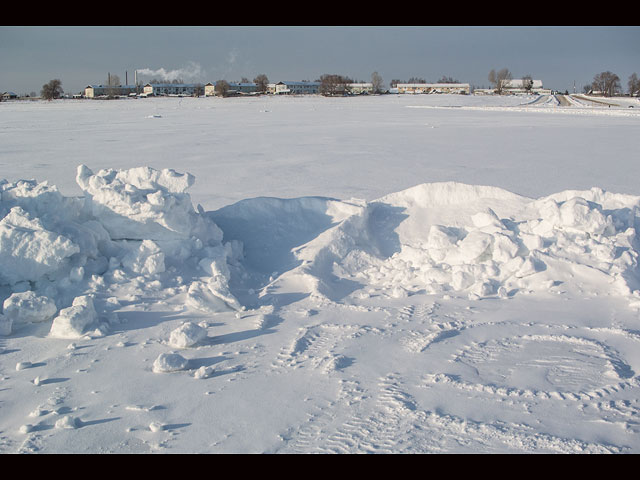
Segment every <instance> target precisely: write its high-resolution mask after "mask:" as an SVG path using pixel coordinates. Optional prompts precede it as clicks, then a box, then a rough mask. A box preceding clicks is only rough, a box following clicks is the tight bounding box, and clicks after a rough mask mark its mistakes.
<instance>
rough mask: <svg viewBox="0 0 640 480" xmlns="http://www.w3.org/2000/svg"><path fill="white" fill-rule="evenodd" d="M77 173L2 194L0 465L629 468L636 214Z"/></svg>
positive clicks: (626, 206)
mask: <svg viewBox="0 0 640 480" xmlns="http://www.w3.org/2000/svg"><path fill="white" fill-rule="evenodd" d="M296 100H298V99H296ZM290 101H291V102H293V101H294V100H293V99H292V100H290ZM447 101H450V99H446V98H444V97H438V98H435V99H434V100H433V102H435V103H436V104H438V105H436V106H440V107H446V106H447V105H446V102H447ZM455 101H458V98H455ZM495 101H496V100H495V99H491V100H482V99H477V98H470V99H469V102H470V104H469V106H474V107H477V108H482V107H483V103H482V102H495ZM510 101H511V100H510ZM513 101H515V100H513ZM441 102H442V103H441ZM519 102H521V100H520V101H519ZM127 105H128V104H127ZM152 105H153V104H152ZM306 105H307V104H306V103H304V100H303V101H302V103H300V104H299V105H297V106H296V108H300V107H304V106H306ZM314 105H315V104H314ZM485 105H486V103H485ZM490 106H495V105H493V104H492V105H490ZM512 106H514V107H518V108H520V103H514V104H513V105H512ZM501 107H504V108H508V107H509V105H502V106H501ZM241 108H242V107H241ZM387 108H389V109H390V111H392V110H391V107H387ZM400 108H404V107H403V106H402V105H400ZM531 108H537V107H535V106H533V105H532V106H531ZM544 108H545V109H553V108H559V107H553V106H552V105H550V104H548V105H546V106H545V107H544ZM265 110H266V109H265ZM404 110H405V111H406V110H412V111H415V110H416V109H404ZM417 110H419V109H417ZM276 112H277V104H274V105H270V108H269V112H268V113H269V114H271V113H276ZM474 112H475V111H474V110H470V112H469V113H467V115H471V117H469V118H470V119H471V118H473V117H472V116H473V115H475V113H474ZM265 113H266V112H265ZM334 113H335V112H334ZM334 113H332V115H334ZM325 115H328V114H325ZM536 116H537V115H536ZM155 118H157V119H158V120H159V121H164V120H166V119H167V118H168V115H162V116H159V115H158V116H154V120H153V121H154V122H155ZM321 118H325V117H321ZM327 118H328V117H327ZM331 118H333V117H331ZM434 118H435V117H434ZM495 118H497V117H495ZM601 121H608V120H601V119H600V120H598V122H601ZM436 130H437V129H436ZM325 141H326V140H325ZM551 146H553V144H551ZM623 147H624V145H622V148H623ZM618 148H621V146H620V145H618ZM238 168H240V167H238ZM274 168H277V165H276V166H274ZM74 169H75V171H76V176H75V184H76V186H77V187H78V188H79V190H80V191H81V192H82V195H81V196H73V195H66V194H62V193H61V191H60V190H59V189H58V188H57V187H56V186H54V185H52V184H50V183H48V182H46V181H38V180H19V181H9V180H4V181H2V182H0V216H2V219H1V220H0V294H1V297H0V300H2V302H3V305H2V306H3V309H2V313H1V316H0V330H1V331H0V333H2V335H3V336H2V337H0V386H2V398H0V400H2V402H3V411H4V412H5V415H3V420H2V421H0V451H3V452H97V451H105V452H283V453H284V452H305V453H307V452H319V453H353V452H363V453H416V452H558V453H604V452H610V453H620V452H636V451H638V448H639V444H638V440H637V438H638V436H637V434H638V432H640V423H639V422H638V415H639V414H640V402H639V400H638V388H639V387H640V383H639V382H638V378H639V377H638V375H637V371H638V369H640V356H639V355H638V353H637V351H638V350H637V342H638V341H639V340H640V335H638V327H637V321H638V310H640V295H639V293H638V292H639V288H640V285H639V284H638V265H637V257H638V239H637V236H636V232H637V226H638V225H637V222H638V206H639V203H638V202H639V200H640V197H638V196H635V195H632V194H622V193H614V192H611V191H608V190H605V189H603V188H600V187H593V188H590V189H583V190H581V189H572V190H561V191H558V192H556V193H551V194H545V195H543V196H536V197H533V198H532V197H526V196H523V195H520V194H516V193H512V192H511V191H509V190H507V189H503V188H499V187H495V186H484V185H478V184H467V183H461V182H458V181H444V182H440V181H437V182H426V183H419V182H416V183H418V184H417V185H415V186H412V187H410V188H406V189H402V190H399V191H397V192H396V193H390V194H385V195H383V196H377V197H375V196H374V197H372V198H373V199H371V200H364V199H358V198H350V196H349V195H346V196H345V199H344V200H340V199H337V198H329V197H322V196H308V195H305V188H306V187H305V186H304V185H300V186H298V189H299V191H300V193H301V195H300V196H298V197H294V198H275V197H267V196H258V197H255V198H245V199H242V200H238V201H235V202H232V203H230V204H228V205H226V206H224V207H221V208H218V209H216V210H209V211H206V210H205V209H204V208H203V207H201V206H200V205H197V204H195V205H194V203H193V201H192V197H191V195H190V194H189V193H188V192H189V191H192V190H193V189H196V188H198V185H200V184H201V183H203V182H204V183H207V181H208V178H207V177H205V178H203V179H202V180H201V178H200V176H195V175H192V174H190V173H186V172H181V171H179V170H180V169H178V170H173V169H162V168H161V169H156V168H152V167H148V166H136V167H133V168H114V169H112V168H105V169H101V170H96V171H95V173H94V171H93V170H92V169H90V168H89V167H87V166H86V165H83V164H80V165H74ZM238 171H239V170H238ZM225 173H227V174H229V175H230V176H231V175H232V173H233V171H232V170H227V171H225ZM378 181H379V183H380V185H382V184H384V185H386V183H385V182H384V180H383V179H382V178H379V180H378ZM566 183H570V182H566ZM594 183H597V182H594ZM249 187H251V188H254V186H253V185H250V186H249ZM376 188H378V187H376ZM65 190H67V191H68V190H69V188H68V183H66V182H65ZM200 191H202V190H200Z"/></svg>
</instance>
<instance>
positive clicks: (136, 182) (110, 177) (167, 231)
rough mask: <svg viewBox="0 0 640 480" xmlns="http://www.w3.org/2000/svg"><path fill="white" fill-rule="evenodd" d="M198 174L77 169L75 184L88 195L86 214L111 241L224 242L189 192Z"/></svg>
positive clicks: (142, 169) (151, 169)
mask: <svg viewBox="0 0 640 480" xmlns="http://www.w3.org/2000/svg"><path fill="white" fill-rule="evenodd" d="M194 180H195V179H194V177H193V175H191V174H189V173H185V174H180V173H177V172H175V171H174V170H172V169H163V170H155V169H153V168H151V167H136V168H132V169H129V170H112V169H105V170H100V171H99V172H98V173H96V174H94V173H93V172H92V171H91V170H90V169H89V168H88V167H86V166H85V165H80V166H79V167H78V172H77V176H76V181H77V183H78V185H79V186H80V188H82V190H83V191H84V192H85V209H86V210H87V211H88V212H89V213H90V214H91V215H92V216H94V217H95V218H97V219H98V220H99V221H100V222H101V223H102V225H103V226H104V227H105V228H106V229H107V231H108V232H109V234H110V235H111V238H112V239H114V240H116V239H135V240H147V239H151V240H180V239H188V238H190V237H192V236H195V237H199V238H201V239H204V240H207V241H214V242H217V243H219V242H220V241H221V240H222V231H221V230H220V229H219V228H218V227H217V226H216V225H215V223H213V222H212V221H211V220H209V219H207V218H206V217H204V216H203V215H199V214H198V213H197V212H196V211H195V210H194V208H193V205H192V204H191V198H190V196H189V195H188V194H187V193H185V191H186V190H187V189H188V188H189V187H190V186H191V185H193V182H194Z"/></svg>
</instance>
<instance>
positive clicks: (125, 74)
mask: <svg viewBox="0 0 640 480" xmlns="http://www.w3.org/2000/svg"><path fill="white" fill-rule="evenodd" d="M127 73H128V72H127V71H126V70H125V71H124V84H125V85H129V77H128V76H127Z"/></svg>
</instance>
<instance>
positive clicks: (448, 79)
mask: <svg viewBox="0 0 640 480" xmlns="http://www.w3.org/2000/svg"><path fill="white" fill-rule="evenodd" d="M438 83H460V82H459V81H458V80H456V79H455V78H453V77H446V76H444V75H443V76H442V78H441V79H440V80H438Z"/></svg>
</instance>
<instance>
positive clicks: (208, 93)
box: [204, 82, 258, 97]
mask: <svg viewBox="0 0 640 480" xmlns="http://www.w3.org/2000/svg"><path fill="white" fill-rule="evenodd" d="M216 83H218V82H213V83H212V82H209V83H207V84H206V85H205V86H204V96H205V97H213V96H215V95H216ZM227 83H229V92H228V95H251V94H254V93H256V92H257V91H258V84H256V83H234V82H227Z"/></svg>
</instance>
